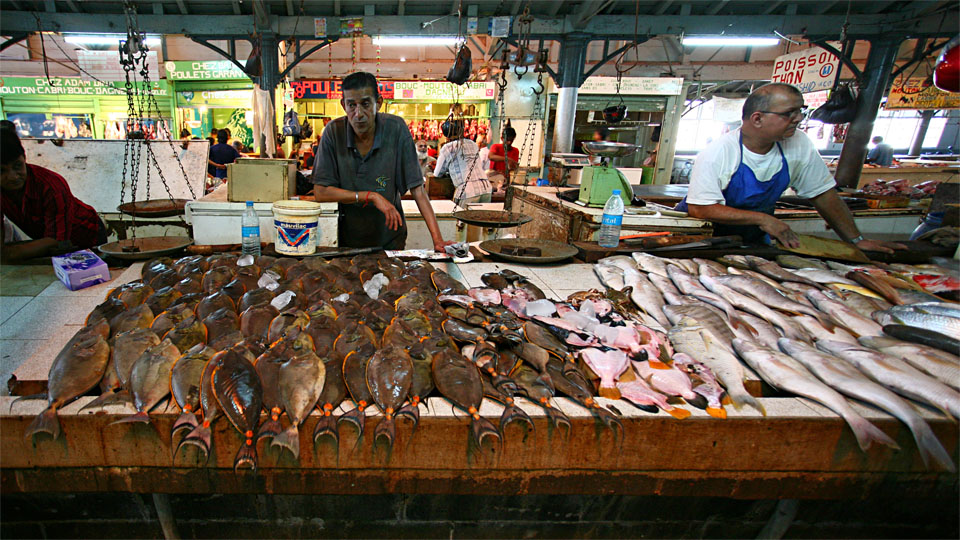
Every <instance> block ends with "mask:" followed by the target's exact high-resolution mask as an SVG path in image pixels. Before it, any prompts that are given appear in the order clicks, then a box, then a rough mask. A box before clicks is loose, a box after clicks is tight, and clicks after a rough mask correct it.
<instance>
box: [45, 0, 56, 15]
mask: <svg viewBox="0 0 960 540" xmlns="http://www.w3.org/2000/svg"><path fill="white" fill-rule="evenodd" d="M43 8H44V9H45V10H46V11H47V13H56V12H57V3H56V2H54V1H53V0H44V1H43Z"/></svg>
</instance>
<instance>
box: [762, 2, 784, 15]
mask: <svg viewBox="0 0 960 540" xmlns="http://www.w3.org/2000/svg"><path fill="white" fill-rule="evenodd" d="M781 5H783V0H777V1H776V2H770V5H769V6H767V9H765V10H763V13H762V14H763V15H769V14H771V13H773V12H774V11H776V10H777V8H778V7H780V6H781Z"/></svg>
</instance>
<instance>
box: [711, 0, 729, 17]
mask: <svg viewBox="0 0 960 540" xmlns="http://www.w3.org/2000/svg"><path fill="white" fill-rule="evenodd" d="M729 3H730V0H720V1H719V2H714V3H713V5H712V6H710V9H708V10H707V15H716V14H717V13H720V10H722V9H723V8H725V7H727V4H729Z"/></svg>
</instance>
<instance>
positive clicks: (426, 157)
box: [417, 139, 437, 176]
mask: <svg viewBox="0 0 960 540" xmlns="http://www.w3.org/2000/svg"><path fill="white" fill-rule="evenodd" d="M429 148H430V146H429V145H428V144H427V141H424V140H422V139H421V140H419V141H417V161H418V162H419V163H420V170H421V171H423V175H424V176H426V175H427V173H429V172H432V171H433V169H434V167H436V165H437V160H436V159H434V158H433V157H431V156H430V154H429V153H427V151H428V150H429Z"/></svg>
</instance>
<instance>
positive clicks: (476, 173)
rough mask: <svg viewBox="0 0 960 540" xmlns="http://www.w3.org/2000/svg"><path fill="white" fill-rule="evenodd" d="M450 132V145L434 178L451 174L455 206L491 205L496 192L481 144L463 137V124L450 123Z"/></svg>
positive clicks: (442, 155)
mask: <svg viewBox="0 0 960 540" xmlns="http://www.w3.org/2000/svg"><path fill="white" fill-rule="evenodd" d="M448 125H449V129H447V131H446V135H447V138H448V139H449V142H448V143H447V144H445V145H443V148H441V149H440V155H439V156H438V157H437V166H436V168H435V169H434V170H433V175H434V176H442V175H444V174H445V173H447V171H449V172H450V179H451V180H453V185H454V190H453V202H454V203H456V204H457V205H459V206H462V205H464V204H466V203H474V202H476V203H484V202H490V193H491V192H492V191H493V188H491V187H490V182H489V181H488V180H487V175H486V173H485V172H484V170H483V168H482V167H481V166H480V149H479V148H478V147H477V143H475V142H473V141H471V140H470V139H467V138H465V137H464V136H463V120H450V121H449V124H448Z"/></svg>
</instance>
